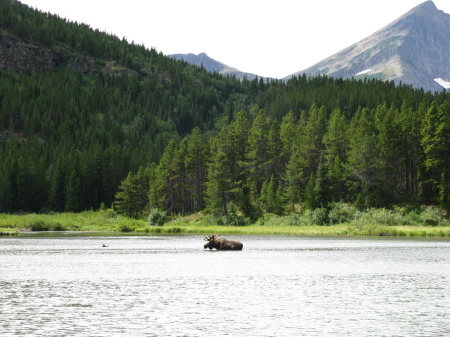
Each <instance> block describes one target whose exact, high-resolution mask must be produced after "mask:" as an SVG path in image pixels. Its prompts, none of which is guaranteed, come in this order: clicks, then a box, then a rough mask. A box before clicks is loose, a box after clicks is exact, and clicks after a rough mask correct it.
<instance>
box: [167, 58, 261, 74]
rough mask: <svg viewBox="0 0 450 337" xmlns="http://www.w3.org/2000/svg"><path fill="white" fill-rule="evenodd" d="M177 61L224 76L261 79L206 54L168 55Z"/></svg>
mask: <svg viewBox="0 0 450 337" xmlns="http://www.w3.org/2000/svg"><path fill="white" fill-rule="evenodd" d="M168 56H169V57H172V58H174V59H176V60H184V61H186V62H187V63H189V64H193V65H196V66H199V67H200V66H203V67H204V68H205V69H206V70H207V71H209V72H216V73H219V74H222V75H225V76H227V75H229V76H233V75H234V76H236V78H239V79H243V78H244V77H245V78H247V79H248V80H252V79H254V78H256V77H261V76H258V75H255V74H251V73H246V72H243V71H240V70H238V69H236V68H233V67H230V66H227V65H226V64H224V63H222V62H219V61H217V60H215V59H213V58H211V57H209V56H208V55H207V54H206V53H200V54H198V55H195V54H191V53H189V54H171V55H168Z"/></svg>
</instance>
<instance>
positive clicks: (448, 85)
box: [434, 77, 450, 89]
mask: <svg viewBox="0 0 450 337" xmlns="http://www.w3.org/2000/svg"><path fill="white" fill-rule="evenodd" d="M434 81H435V82H437V83H438V84H439V85H440V86H442V87H444V88H445V89H450V82H447V81H445V80H443V79H442V78H440V77H439V78H435V79H434Z"/></svg>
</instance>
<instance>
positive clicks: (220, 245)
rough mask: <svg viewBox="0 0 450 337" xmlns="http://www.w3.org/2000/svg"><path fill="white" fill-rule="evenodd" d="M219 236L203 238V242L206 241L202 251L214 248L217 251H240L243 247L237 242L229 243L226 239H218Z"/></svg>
mask: <svg viewBox="0 0 450 337" xmlns="http://www.w3.org/2000/svg"><path fill="white" fill-rule="evenodd" d="M218 236H219V234H214V235H210V236H205V241H208V242H207V243H205V245H204V246H203V248H204V249H206V248H209V249H213V248H216V249H217V250H242V248H243V247H244V245H243V244H242V242H239V241H230V240H227V239H218V238H217V237H218Z"/></svg>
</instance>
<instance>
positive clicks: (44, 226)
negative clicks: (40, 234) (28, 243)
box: [30, 220, 50, 232]
mask: <svg viewBox="0 0 450 337" xmlns="http://www.w3.org/2000/svg"><path fill="white" fill-rule="evenodd" d="M30 229H31V230H32V231H36V232H37V231H49V230H50V224H48V223H46V222H45V221H43V220H35V221H33V222H32V223H31V224H30Z"/></svg>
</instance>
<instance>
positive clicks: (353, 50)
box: [289, 1, 450, 91]
mask: <svg viewBox="0 0 450 337" xmlns="http://www.w3.org/2000/svg"><path fill="white" fill-rule="evenodd" d="M449 57H450V15H448V14H446V13H444V12H443V11H440V10H438V9H437V8H436V6H435V4H434V3H433V2H432V1H426V2H424V3H422V4H420V5H418V6H416V7H414V8H413V9H411V10H410V11H408V12H407V13H405V14H404V15H403V16H401V17H400V18H398V19H397V20H395V21H393V22H392V23H391V24H389V25H387V26H386V27H384V28H382V29H380V30H378V31H377V32H375V33H374V34H372V35H370V36H369V37H367V38H365V39H363V40H361V41H359V42H357V43H355V44H353V45H351V46H350V47H348V48H346V49H344V50H342V51H340V52H338V53H336V54H334V55H332V56H330V57H328V58H326V59H324V60H323V61H321V62H319V63H317V64H315V65H313V66H312V67H310V68H307V69H305V70H302V71H299V72H297V73H295V74H294V75H301V74H303V73H305V74H306V75H307V76H317V75H328V76H332V77H342V78H352V77H355V78H361V77H367V78H378V79H382V80H393V81H394V82H396V83H400V82H402V83H405V84H411V85H412V86H413V87H415V88H423V89H425V90H427V91H441V90H442V89H443V88H447V87H449V88H450V59H449ZM289 77H290V76H289Z"/></svg>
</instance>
